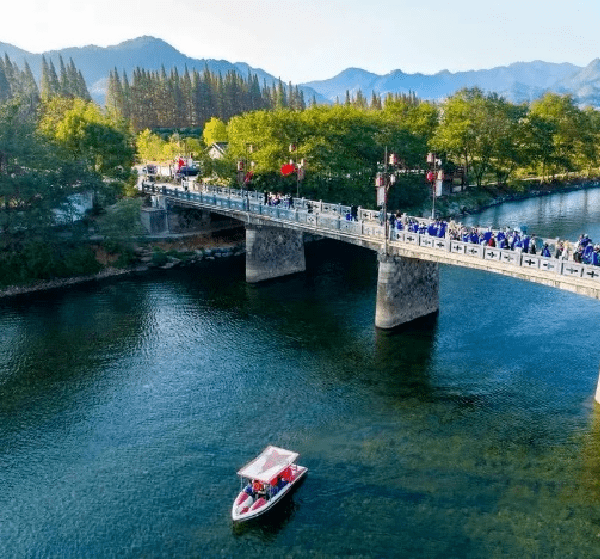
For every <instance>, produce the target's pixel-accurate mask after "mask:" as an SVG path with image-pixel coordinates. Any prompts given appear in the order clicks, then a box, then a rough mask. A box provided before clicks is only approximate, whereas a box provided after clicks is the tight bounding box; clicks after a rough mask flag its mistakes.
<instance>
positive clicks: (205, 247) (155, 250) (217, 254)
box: [0, 237, 246, 299]
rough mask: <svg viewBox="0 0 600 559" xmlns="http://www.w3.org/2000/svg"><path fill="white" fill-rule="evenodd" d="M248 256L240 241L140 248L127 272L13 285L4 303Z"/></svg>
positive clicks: (109, 270)
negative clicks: (46, 292) (22, 297)
mask: <svg viewBox="0 0 600 559" xmlns="http://www.w3.org/2000/svg"><path fill="white" fill-rule="evenodd" d="M245 252H246V243H245V241H239V240H237V241H229V242H221V243H219V242H215V241H214V240H207V239H204V238H202V237H198V238H195V237H194V238H189V239H186V240H177V241H161V242H156V243H148V244H145V245H144V246H139V247H137V248H136V251H135V254H136V258H135V261H134V262H133V263H132V264H131V265H130V266H128V267H126V268H116V267H113V266H110V265H107V266H106V267H105V268H104V269H103V270H101V271H100V272H98V273H97V274H92V275H86V276H77V277H70V278H56V279H52V280H46V281H36V282H34V283H31V284H28V285H11V286H7V287H4V288H0V299H1V298H6V297H16V296H19V295H28V294H31V293H37V292H41V291H50V290H53V289H62V288H66V287H71V286H74V285H80V284H84V283H90V282H99V281H104V280H108V279H115V278H123V277H128V276H131V275H135V274H143V273H146V272H148V271H150V270H170V269H172V268H177V267H184V266H192V265H196V264H199V263H200V262H202V261H203V260H208V261H210V260H216V259H218V258H229V257H232V256H241V255H243V254H245Z"/></svg>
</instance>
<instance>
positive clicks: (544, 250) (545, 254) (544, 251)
mask: <svg viewBox="0 0 600 559" xmlns="http://www.w3.org/2000/svg"><path fill="white" fill-rule="evenodd" d="M542 256H543V257H544V258H550V247H549V246H548V243H544V248H542Z"/></svg>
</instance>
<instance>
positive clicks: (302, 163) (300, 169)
mask: <svg viewBox="0 0 600 559" xmlns="http://www.w3.org/2000/svg"><path fill="white" fill-rule="evenodd" d="M297 145H298V143H297V142H295V143H293V144H290V147H289V151H290V153H294V152H296V150H297ZM290 165H294V166H295V167H296V198H298V197H299V196H300V182H302V180H304V172H305V169H306V159H300V160H298V154H296V161H294V160H293V159H290Z"/></svg>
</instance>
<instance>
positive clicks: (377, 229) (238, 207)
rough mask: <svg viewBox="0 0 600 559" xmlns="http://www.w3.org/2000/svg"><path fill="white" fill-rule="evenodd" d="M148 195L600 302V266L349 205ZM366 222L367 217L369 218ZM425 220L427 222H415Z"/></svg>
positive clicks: (207, 194) (174, 192) (168, 191)
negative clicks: (405, 227) (395, 222)
mask: <svg viewBox="0 0 600 559" xmlns="http://www.w3.org/2000/svg"><path fill="white" fill-rule="evenodd" d="M142 188H143V189H144V190H145V191H148V192H155V193H156V194H162V195H164V196H166V197H167V199H169V200H170V202H171V203H174V204H178V205H182V206H188V207H194V208H201V209H206V210H209V211H211V212H216V213H219V214H221V215H225V216H229V217H232V218H235V219H238V220H239V221H241V222H242V223H244V224H248V225H271V226H275V227H283V228H289V229H295V230H297V231H303V232H307V233H313V234H317V235H321V236H323V237H327V238H330V239H335V240H338V241H343V242H347V243H351V244H354V245H357V246H363V247H366V248H369V249H371V250H375V251H379V252H384V251H387V253H388V254H390V255H397V256H402V257H405V258H415V259H419V260H427V261H430V262H437V263H440V264H448V265H452V266H462V267H465V268H472V269H476V270H483V271H486V272H492V273H495V274H501V275H505V276H510V277H514V278H518V279H522V280H526V281H531V282H534V283H540V284H543V285H548V286H551V287H556V288H558V289H563V290H567V291H572V292H575V293H578V294H580V295H585V296H588V297H592V298H594V299H598V300H600V267H598V266H589V265H584V264H580V263H575V262H572V261H569V260H557V259H554V258H544V257H541V256H539V255H530V254H526V253H525V254H523V253H521V252H519V251H511V250H502V249H499V248H495V247H487V246H482V245H474V244H469V243H465V242H462V241H453V240H452V241H451V240H450V239H448V238H437V237H431V236H429V235H423V234H418V233H410V232H405V231H398V230H396V229H392V230H391V231H389V234H390V237H389V239H387V242H386V238H385V236H386V235H385V228H384V227H383V226H382V225H381V224H380V222H379V221H378V220H377V219H376V218H377V216H378V215H379V212H376V211H373V210H362V211H361V212H360V214H359V217H360V218H362V219H359V220H358V221H353V220H352V221H349V220H347V219H346V214H345V213H342V212H347V211H349V207H346V206H338V205H333V204H322V203H321V202H312V201H307V200H304V199H302V200H294V206H295V207H292V208H289V207H288V208H285V207H279V206H269V205H266V204H264V203H262V202H261V201H260V198H262V195H260V196H256V194H257V193H251V194H252V196H250V195H249V194H250V193H244V192H243V191H232V190H229V189H215V190H209V191H202V192H200V191H184V190H181V189H178V188H174V187H172V186H171V185H154V184H152V185H143V184H142ZM365 218H366V219H365ZM415 219H419V221H423V218H415Z"/></svg>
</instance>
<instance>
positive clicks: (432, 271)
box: [375, 253, 439, 329]
mask: <svg viewBox="0 0 600 559" xmlns="http://www.w3.org/2000/svg"><path fill="white" fill-rule="evenodd" d="M378 260H379V262H378V272H377V307H376V310H375V326H376V327H377V328H386V329H387V328H395V327H396V326H400V325H401V324H404V323H406V322H410V321H411V320H415V319H417V318H421V317H423V316H426V315H428V314H432V313H435V312H437V311H438V310H439V293H438V287H439V268H438V264H437V263H435V262H426V261H424V260H418V259H416V258H404V257H401V256H386V255H384V254H381V253H380V254H379V257H378Z"/></svg>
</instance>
